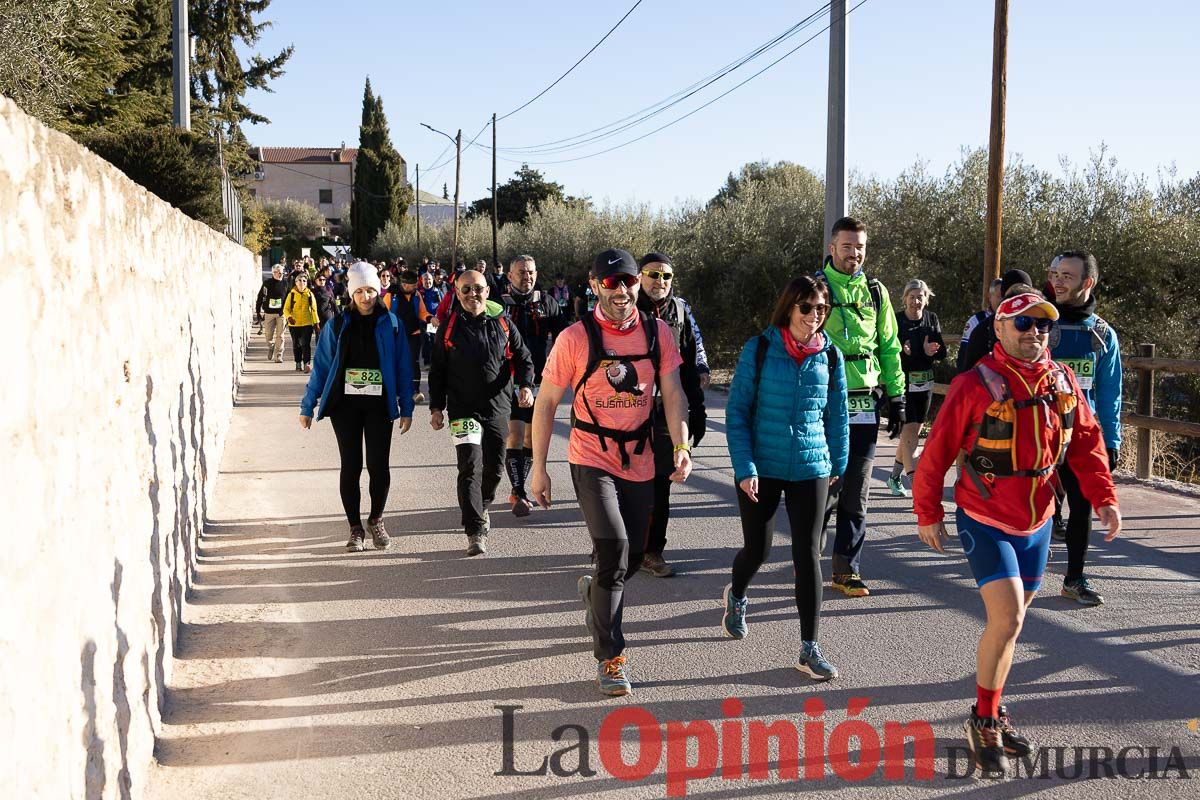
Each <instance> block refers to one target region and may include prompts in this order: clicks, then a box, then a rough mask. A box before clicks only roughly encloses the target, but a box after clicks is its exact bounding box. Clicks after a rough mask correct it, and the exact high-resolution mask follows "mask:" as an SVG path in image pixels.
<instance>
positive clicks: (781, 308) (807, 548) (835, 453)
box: [721, 275, 850, 680]
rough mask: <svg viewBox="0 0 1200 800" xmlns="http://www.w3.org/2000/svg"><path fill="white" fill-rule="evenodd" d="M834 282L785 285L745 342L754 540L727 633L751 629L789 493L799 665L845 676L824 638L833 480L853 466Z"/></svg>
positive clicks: (745, 503) (744, 491) (734, 403)
mask: <svg viewBox="0 0 1200 800" xmlns="http://www.w3.org/2000/svg"><path fill="white" fill-rule="evenodd" d="M829 308H830V306H829V290H828V288H827V287H826V286H825V284H824V283H822V282H821V281H820V280H818V279H816V278H812V277H809V276H807V275H804V276H801V277H798V278H796V279H795V280H793V281H792V282H791V283H789V284H788V285H787V288H785V289H784V290H783V294H782V295H781V296H780V298H779V300H778V301H777V302H776V304H775V310H774V311H773V312H772V313H771V325H770V327H768V328H767V330H766V331H764V332H763V333H762V334H761V335H759V336H756V337H755V338H753V339H751V340H750V341H749V342H748V343H747V344H746V346H745V347H744V348H743V349H742V355H741V358H739V359H738V364H737V370H736V371H735V373H734V376H733V385H732V387H731V388H730V392H729V402H728V403H727V405H726V407H725V423H726V434H727V437H726V438H727V440H728V444H729V455H730V458H731V460H732V462H733V473H734V481H735V482H736V483H737V499H738V512H739V514H740V516H741V519H742V537H743V540H744V545H743V546H742V549H741V550H739V551H738V553H737V555H736V556H735V557H734V560H733V579H732V581H731V582H730V584H729V585H728V586H726V587H725V593H724V599H725V613H724V615H723V617H722V620H721V627H722V630H723V631H724V632H725V635H727V636H729V637H731V638H734V639H741V638H744V637H745V636H746V632H747V628H746V605H747V601H746V589H747V587H748V586H749V585H750V581H751V579H752V578H753V577H754V574H755V573H756V572H758V568H759V567H761V566H762V564H763V562H764V561H766V559H767V555H768V554H769V553H770V550H771V534H772V530H773V528H774V521H775V512H776V510H777V509H778V507H779V500H780V498H781V497H782V498H783V499H784V502H785V503H786V504H787V511H788V520H789V522H790V524H791V533H792V563H793V565H794V566H795V574H796V608H797V610H798V611H799V614H800V633H801V636H800V638H801V647H800V658H799V662H798V663H797V665H796V668H797V669H798V670H800V671H801V672H804V673H806V674H808V675H809V676H811V677H813V678H815V679H817V680H830V679H831V678H836V677H837V669H836V668H835V667H834V666H833V665H832V664H830V663H829V662H828V661H827V660H826V659H825V658H824V656H822V655H821V651H820V649H819V648H818V646H817V629H818V624H819V622H820V616H821V592H822V577H821V560H820V559H821V527H822V522H823V518H824V513H825V501H826V498H827V497H828V495H829V485H830V483H832V482H833V480H834V479H836V478H838V477H840V476H841V475H842V473H843V472H845V470H846V456H847V451H848V441H849V435H850V431H849V417H848V416H847V412H846V374H845V370H844V368H843V362H842V357H841V354H840V353H839V352H838V350H837V348H835V347H834V346H833V345H832V344H831V342H830V340H829V338H828V337H827V336H825V334H824V333H822V332H821V329H822V328H824V327H825V320H826V319H827V318H828V316H829Z"/></svg>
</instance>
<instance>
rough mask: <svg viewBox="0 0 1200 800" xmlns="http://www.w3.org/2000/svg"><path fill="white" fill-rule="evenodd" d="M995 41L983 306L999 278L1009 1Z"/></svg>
mask: <svg viewBox="0 0 1200 800" xmlns="http://www.w3.org/2000/svg"><path fill="white" fill-rule="evenodd" d="M995 26H996V28H995V33H994V34H993V39H992V129H991V134H990V136H989V137H988V182H987V219H986V230H985V233H984V240H983V291H982V294H981V296H982V300H981V301H980V302H981V303H982V305H981V306H980V308H987V307H988V287H989V286H991V283H992V281H994V280H995V279H996V278H999V277H1000V233H1001V230H1002V229H1003V226H1004V213H1003V211H1004V107H1005V103H1006V101H1007V96H1008V0H996V21H995Z"/></svg>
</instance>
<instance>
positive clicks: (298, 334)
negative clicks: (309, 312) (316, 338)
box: [288, 325, 313, 365]
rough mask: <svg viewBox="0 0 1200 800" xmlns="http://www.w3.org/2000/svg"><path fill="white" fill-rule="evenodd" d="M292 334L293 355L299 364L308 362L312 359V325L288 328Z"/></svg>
mask: <svg viewBox="0 0 1200 800" xmlns="http://www.w3.org/2000/svg"><path fill="white" fill-rule="evenodd" d="M288 330H289V331H291V334H292V357H293V358H295V359H296V363H297V364H301V365H302V364H307V363H309V362H310V361H312V335H313V326H312V325H296V326H293V327H291V328H288Z"/></svg>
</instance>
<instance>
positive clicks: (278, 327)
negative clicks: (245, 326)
mask: <svg viewBox="0 0 1200 800" xmlns="http://www.w3.org/2000/svg"><path fill="white" fill-rule="evenodd" d="M290 290H291V287H290V286H288V283H287V281H285V280H284V279H283V264H275V265H274V266H272V267H271V277H269V278H267V279H266V280H265V281H263V285H262V288H261V289H259V290H258V302H257V303H256V304H255V306H254V311H255V313H257V314H261V315H262V317H263V335H264V336H266V337H267V360H268V361H274V362H275V363H276V364H282V363H283V330H284V328H285V327H286V323H285V322H284V319H283V301H284V300H285V299H286V298H287V294H288V292H289V291H290Z"/></svg>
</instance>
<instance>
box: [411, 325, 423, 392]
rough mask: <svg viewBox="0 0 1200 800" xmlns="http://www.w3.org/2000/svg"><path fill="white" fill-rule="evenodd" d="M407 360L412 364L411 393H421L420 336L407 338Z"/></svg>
mask: <svg viewBox="0 0 1200 800" xmlns="http://www.w3.org/2000/svg"><path fill="white" fill-rule="evenodd" d="M408 360H409V362H411V363H412V376H413V378H412V393H413V394H416V393H417V392H419V391H421V334H419V333H418V334H415V335H413V336H409V337H408Z"/></svg>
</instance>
